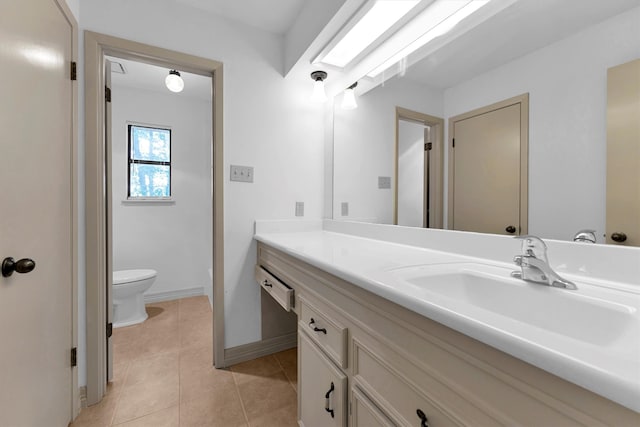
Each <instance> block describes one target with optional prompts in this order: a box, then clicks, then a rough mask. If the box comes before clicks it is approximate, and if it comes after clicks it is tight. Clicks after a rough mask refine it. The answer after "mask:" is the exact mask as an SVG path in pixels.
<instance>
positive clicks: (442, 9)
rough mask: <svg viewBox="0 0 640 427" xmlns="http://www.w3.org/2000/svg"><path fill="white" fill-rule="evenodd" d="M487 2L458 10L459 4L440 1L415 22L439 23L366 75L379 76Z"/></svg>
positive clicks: (482, 0)
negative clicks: (442, 18)
mask: <svg viewBox="0 0 640 427" xmlns="http://www.w3.org/2000/svg"><path fill="white" fill-rule="evenodd" d="M489 1H490V0H474V1H471V2H469V3H467V4H466V5H465V6H463V7H462V8H460V5H459V3H457V2H444V1H442V0H441V1H438V2H436V3H434V5H433V6H431V7H429V8H427V9H426V10H425V12H423V13H422V14H421V15H419V16H418V17H417V18H416V20H424V21H425V22H426V21H431V22H434V21H435V22H438V21H439V22H440V23H439V24H437V25H436V26H434V27H431V29H430V30H429V31H427V32H426V33H424V34H423V35H422V36H420V37H419V38H418V39H416V40H414V41H413V42H411V43H409V44H408V45H406V46H405V47H404V48H402V49H401V50H400V51H398V52H397V53H396V54H395V55H393V56H392V57H391V58H389V59H387V60H386V61H384V62H383V63H382V64H380V65H379V66H377V67H376V68H374V69H373V70H372V71H370V72H369V73H368V74H367V75H368V76H369V77H376V76H377V75H378V74H380V73H381V72H383V71H384V70H386V69H387V68H389V67H390V66H392V65H393V64H395V63H396V62H398V61H400V60H401V59H403V58H406V57H407V56H409V55H410V54H412V53H413V52H415V51H416V50H418V49H419V48H421V47H422V46H424V45H426V44H427V43H429V42H430V41H431V40H433V39H435V38H436V37H440V36H442V35H444V34H446V33H448V32H449V31H451V30H452V29H453V28H454V27H455V26H456V25H457V24H458V23H460V21H462V20H463V19H464V18H466V17H467V16H469V15H471V14H472V13H474V12H475V11H477V10H478V9H480V8H481V7H482V6H484V5H486V4H487V3H489ZM456 9H457V10H456ZM440 17H445V18H444V20H440V19H439V18H440Z"/></svg>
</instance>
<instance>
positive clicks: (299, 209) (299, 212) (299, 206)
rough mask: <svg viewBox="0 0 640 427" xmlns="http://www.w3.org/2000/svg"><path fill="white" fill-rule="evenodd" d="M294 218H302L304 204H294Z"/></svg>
mask: <svg viewBox="0 0 640 427" xmlns="http://www.w3.org/2000/svg"><path fill="white" fill-rule="evenodd" d="M296 216H304V202H296Z"/></svg>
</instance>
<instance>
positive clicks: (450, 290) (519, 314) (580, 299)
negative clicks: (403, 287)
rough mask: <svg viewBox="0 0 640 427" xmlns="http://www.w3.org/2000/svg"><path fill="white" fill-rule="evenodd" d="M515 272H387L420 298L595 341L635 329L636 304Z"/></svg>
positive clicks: (485, 268) (446, 267) (455, 267)
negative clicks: (528, 279)
mask: <svg viewBox="0 0 640 427" xmlns="http://www.w3.org/2000/svg"><path fill="white" fill-rule="evenodd" d="M513 270H515V267H514V268H506V267H500V266H495V265H488V264H480V263H451V264H434V265H422V266H414V267H404V268H398V269H394V270H390V271H388V273H389V274H391V275H393V276H394V277H395V278H396V279H397V280H400V281H402V282H404V283H406V284H408V285H410V286H412V287H413V288H414V291H415V294H416V296H419V297H420V298H423V299H424V300H425V301H428V302H431V303H433V304H436V305H438V306H441V307H443V308H445V309H454V310H455V309H457V308H459V307H460V305H465V306H467V307H472V309H474V310H476V311H477V310H481V311H485V312H486V313H487V315H488V316H489V317H492V316H495V315H497V316H502V317H505V318H508V319H510V320H514V321H516V322H522V323H524V324H527V325H531V326H534V327H537V328H541V329H544V330H547V331H549V332H553V333H556V334H561V335H563V336H567V337H571V338H573V339H576V340H580V341H584V342H590V343H592V344H596V345H606V344H608V343H610V342H612V341H614V340H615V339H616V338H618V337H619V336H620V335H621V334H623V333H624V332H625V331H626V330H627V329H628V328H630V327H637V323H638V316H637V307H635V305H636V304H634V305H627V304H622V303H619V302H615V301H610V300H607V299H604V298H602V297H601V295H599V294H598V291H597V290H596V291H594V290H593V289H585V288H589V287H588V286H582V287H580V289H578V290H565V289H557V288H553V287H549V286H545V285H540V284H535V283H530V282H525V281H523V280H520V279H516V278H512V277H510V273H511V271H513ZM591 288H595V287H594V286H591ZM633 297H634V298H636V299H637V296H636V295H634V296H633ZM492 318H494V317H492Z"/></svg>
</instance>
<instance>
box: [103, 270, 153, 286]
mask: <svg viewBox="0 0 640 427" xmlns="http://www.w3.org/2000/svg"><path fill="white" fill-rule="evenodd" d="M156 274H157V273H156V271H155V270H121V271H114V272H113V284H114V285H116V286H117V285H122V284H125V283H133V282H141V281H143V280H147V279H151V278H152V277H155V276H156Z"/></svg>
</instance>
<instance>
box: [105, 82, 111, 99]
mask: <svg viewBox="0 0 640 427" xmlns="http://www.w3.org/2000/svg"><path fill="white" fill-rule="evenodd" d="M104 100H105V101H106V102H111V88H110V87H107V86H105V87H104Z"/></svg>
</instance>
